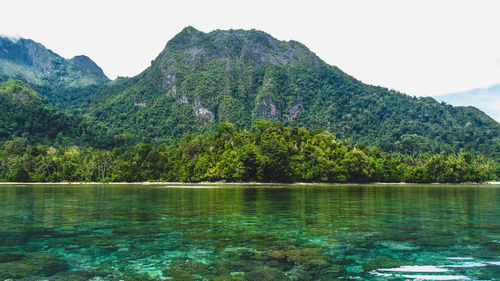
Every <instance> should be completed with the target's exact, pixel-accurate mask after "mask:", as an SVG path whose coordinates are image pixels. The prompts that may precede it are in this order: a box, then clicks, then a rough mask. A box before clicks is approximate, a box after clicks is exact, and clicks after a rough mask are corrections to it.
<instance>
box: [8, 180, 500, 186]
mask: <svg viewBox="0 0 500 281" xmlns="http://www.w3.org/2000/svg"><path fill="white" fill-rule="evenodd" d="M412 184H420V185H450V184H454V185H500V182H495V181H489V182H481V183H478V182H463V183H438V182H434V183H408V182H397V183H396V182H372V183H355V182H354V183H324V182H321V183H311V182H294V183H276V182H273V183H269V182H0V186H1V185H179V186H183V185H191V186H193V185H195V186H196V185H200V186H202V185H256V186H257V185H412Z"/></svg>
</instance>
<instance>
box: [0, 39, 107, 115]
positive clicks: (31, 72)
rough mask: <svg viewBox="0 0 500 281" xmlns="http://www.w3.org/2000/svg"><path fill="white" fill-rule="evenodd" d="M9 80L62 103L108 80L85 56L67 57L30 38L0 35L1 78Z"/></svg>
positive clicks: (55, 102)
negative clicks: (26, 85)
mask: <svg viewBox="0 0 500 281" xmlns="http://www.w3.org/2000/svg"><path fill="white" fill-rule="evenodd" d="M8 79H18V80H22V81H25V82H26V83H28V84H29V85H30V86H31V87H33V88H34V89H35V90H37V91H38V92H39V93H41V94H43V95H44V96H46V97H47V98H48V99H49V102H51V103H53V104H58V105H63V106H64V105H66V104H67V103H69V102H71V101H73V100H75V99H77V98H78V97H79V96H80V95H82V94H84V93H87V92H88V91H89V89H92V92H94V91H96V90H97V89H100V86H101V85H102V84H105V83H107V82H108V81H109V79H108V78H107V77H106V75H104V73H103V71H102V69H101V68H100V67H99V66H98V65H97V64H95V63H94V62H93V61H92V60H91V59H90V58H88V57H86V56H76V57H74V58H72V59H70V60H68V59H65V58H63V57H61V56H59V55H58V54H56V53H54V52H52V51H51V50H48V49H47V48H45V47H44V46H43V45H42V44H40V43H37V42H35V41H33V40H30V39H23V38H20V39H12V38H8V37H0V81H7V80H8Z"/></svg>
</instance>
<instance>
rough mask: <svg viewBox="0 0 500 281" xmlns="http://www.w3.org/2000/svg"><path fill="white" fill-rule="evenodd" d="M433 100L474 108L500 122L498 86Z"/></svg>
mask: <svg viewBox="0 0 500 281" xmlns="http://www.w3.org/2000/svg"><path fill="white" fill-rule="evenodd" d="M435 98H436V99H437V100H439V101H444V102H446V103H449V104H452V105H455V106H475V107H477V108H479V109H481V110H482V111H484V112H485V113H486V114H488V115H489V116H491V117H492V118H493V119H495V120H496V121H497V122H500V84H498V85H493V86H491V87H489V88H479V89H473V90H469V91H464V92H459V93H452V94H446V95H441V96H436V97H435Z"/></svg>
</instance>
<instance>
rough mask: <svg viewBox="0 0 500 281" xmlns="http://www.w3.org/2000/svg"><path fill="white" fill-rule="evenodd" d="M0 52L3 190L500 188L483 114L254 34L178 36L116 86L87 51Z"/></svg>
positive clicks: (494, 141) (15, 45) (11, 46)
mask: <svg viewBox="0 0 500 281" xmlns="http://www.w3.org/2000/svg"><path fill="white" fill-rule="evenodd" d="M0 47H2V48H1V50H0V82H1V81H7V82H4V83H2V84H0V144H1V143H3V145H4V147H3V150H2V154H1V155H0V161H1V163H0V165H1V171H0V172H1V174H0V179H1V180H4V181H5V180H9V181H10V180H27V181H148V180H162V181H219V180H223V181H276V182H278V181H286V182H294V181H306V182H309V181H311V182H372V181H383V182H399V181H407V182H436V181H437V182H462V181H483V180H492V179H498V174H499V172H498V171H499V169H498V163H500V124H499V123H498V122H496V121H494V120H493V119H492V118H490V117H488V116H487V115H485V114H484V113H483V112H481V111H479V110H478V109H476V108H473V107H453V106H451V105H447V104H444V103H439V102H437V101H435V100H434V99H432V98H430V97H427V98H417V97H411V96H408V95H406V94H403V93H399V92H396V91H393V90H389V89H386V88H382V87H376V86H371V85H367V84H364V83H362V82H360V81H358V80H356V79H355V78H353V77H351V76H349V75H347V74H345V73H344V72H342V71H341V70H340V69H338V68H337V67H335V66H330V65H328V64H326V63H325V62H323V61H322V60H321V59H320V58H318V57H317V56H316V55H315V54H314V53H313V52H311V51H310V50H309V49H307V47H305V46H304V45H302V44H300V43H299V42H295V41H288V42H285V41H279V40H277V39H275V38H273V37H272V36H270V35H269V34H266V33H264V32H262V31H257V30H227V31H223V30H216V31H213V32H210V33H204V32H200V31H198V30H196V29H194V28H192V27H187V28H185V29H184V30H183V31H182V32H180V33H179V34H178V35H176V36H175V37H174V38H173V39H172V40H170V41H169V42H168V43H167V45H166V47H165V49H164V50H163V51H162V52H161V53H160V55H159V56H158V57H157V58H156V59H155V60H153V61H152V62H151V66H150V67H148V68H147V69H146V70H144V71H143V72H142V73H141V74H139V75H137V76H135V77H131V78H118V79H115V80H114V81H111V82H110V81H109V80H108V79H107V77H106V76H105V75H104V73H103V72H102V70H101V69H100V68H99V67H98V66H97V65H96V64H95V63H94V62H93V61H92V60H90V59H89V58H87V57H85V56H77V57H75V58H73V59H71V60H67V59H64V58H62V57H60V56H58V55H57V54H55V53H53V52H52V51H50V50H47V49H46V48H45V47H43V46H42V45H41V44H39V43H36V42H33V41H31V40H24V39H21V40H19V41H12V40H11V39H6V38H0ZM12 78H18V79H21V80H23V81H24V82H21V81H14V80H9V79H12ZM25 83H27V84H25ZM28 85H29V86H28ZM30 86H31V88H30ZM32 88H33V89H35V90H33V89H32ZM37 92H38V93H40V94H38V93H37ZM265 120H267V121H265ZM227 122H230V123H227ZM230 124H234V125H230ZM226 131H227V132H226ZM224 132H226V133H224ZM375 147H377V148H375ZM483 155H484V156H483ZM490 159H491V160H490Z"/></svg>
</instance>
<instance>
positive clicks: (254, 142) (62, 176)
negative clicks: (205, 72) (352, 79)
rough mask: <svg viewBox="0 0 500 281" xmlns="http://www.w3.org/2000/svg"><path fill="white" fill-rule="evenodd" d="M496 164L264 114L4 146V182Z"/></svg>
mask: <svg viewBox="0 0 500 281" xmlns="http://www.w3.org/2000/svg"><path fill="white" fill-rule="evenodd" d="M498 176H499V169H498V166H495V163H494V162H493V161H489V160H486V159H485V158H484V157H483V156H475V155H473V154H471V153H468V152H462V153H459V154H444V153H440V154H430V153H425V154H421V155H419V156H415V157H413V156H409V155H396V156H391V155H389V154H387V153H384V152H381V151H380V150H378V149H377V148H374V147H369V146H366V145H364V144H355V145H354V144H351V143H350V141H349V140H346V141H343V142H342V141H340V140H338V139H337V138H336V137H335V136H333V135H332V134H331V133H329V132H327V131H323V130H314V131H308V130H306V129H305V128H299V127H285V126H283V125H282V123H280V122H274V123H272V122H268V121H264V120H260V121H259V122H255V123H254V125H253V126H252V128H251V129H250V130H246V129H243V128H235V126H234V125H233V124H231V123H222V124H221V125H219V127H218V128H217V131H216V132H215V133H207V134H202V135H190V134H188V135H186V136H184V137H183V138H182V139H180V140H178V141H176V142H174V143H172V144H171V145H164V144H161V145H157V146H152V145H149V144H137V145H135V146H130V147H128V148H123V149H119V148H115V149H113V150H111V151H110V150H101V149H94V148H91V147H88V148H83V149H82V148H78V147H76V146H75V147H71V148H68V149H56V148H54V147H50V146H43V145H38V146H26V145H22V144H19V143H17V142H15V141H6V142H4V143H3V147H2V148H1V150H0V180H3V181H21V182H22V181H40V182H45V181H49V182H58V181H103V182H108V181H110V182H113V181H182V182H199V181H263V182H402V181H404V182H468V181H471V182H479V181H486V180H492V179H496V178H498Z"/></svg>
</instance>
